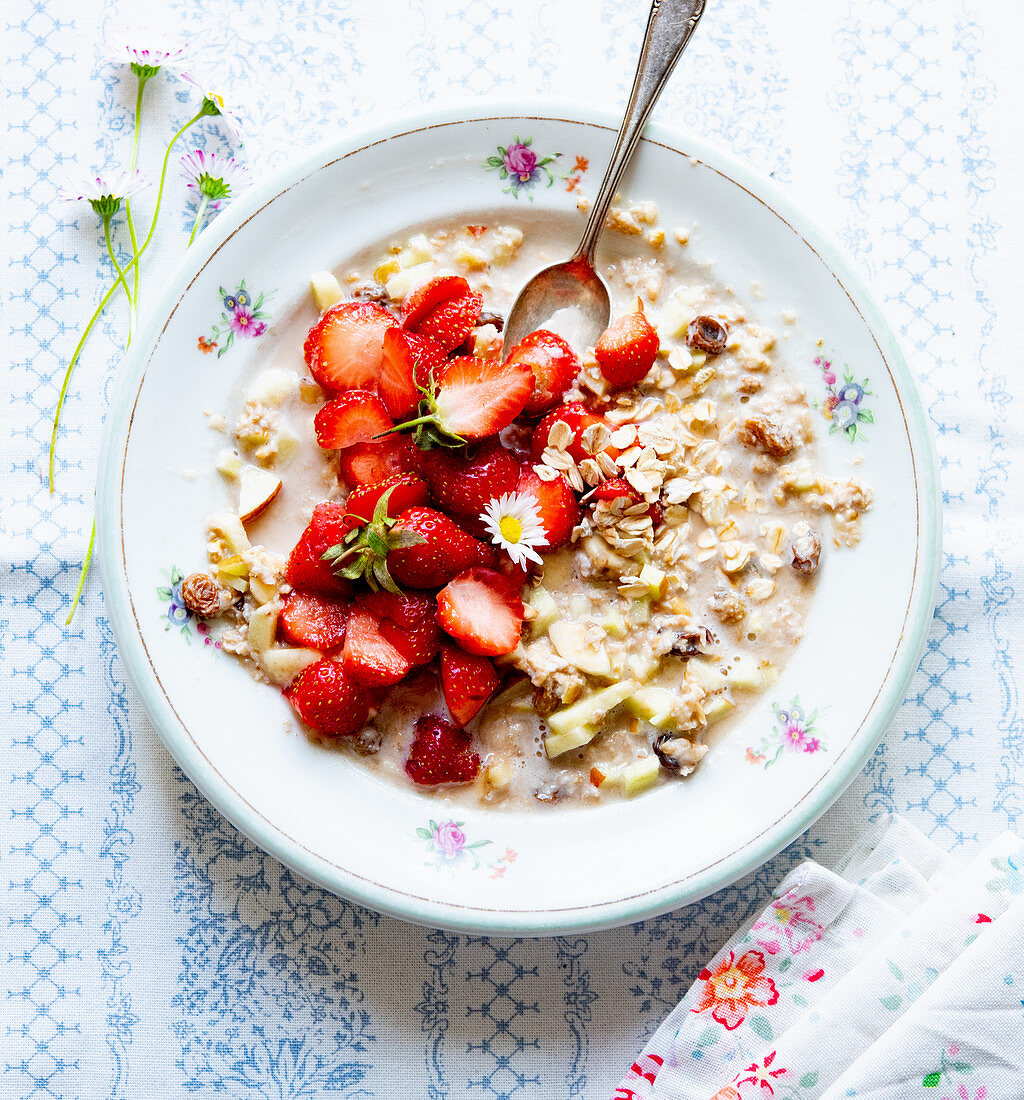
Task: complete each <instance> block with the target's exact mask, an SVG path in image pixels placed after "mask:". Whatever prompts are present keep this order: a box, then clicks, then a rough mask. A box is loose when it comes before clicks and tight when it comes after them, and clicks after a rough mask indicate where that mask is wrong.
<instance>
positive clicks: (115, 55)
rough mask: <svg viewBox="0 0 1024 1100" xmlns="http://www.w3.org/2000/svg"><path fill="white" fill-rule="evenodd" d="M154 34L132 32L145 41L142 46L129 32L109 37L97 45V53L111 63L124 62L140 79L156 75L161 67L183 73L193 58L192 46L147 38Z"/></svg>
mask: <svg viewBox="0 0 1024 1100" xmlns="http://www.w3.org/2000/svg"><path fill="white" fill-rule="evenodd" d="M154 37H155V36H154V35H153V33H152V32H151V31H146V30H139V31H137V32H131V38H132V39H134V40H138V41H143V42H146V43H147V44H146V45H145V46H137V45H135V44H134V42H133V41H129V37H128V35H126V36H125V37H123V38H118V39H116V40H111V39H108V40H107V41H105V42H104V43H103V45H102V47H101V48H100V56H101V57H102V59H103V60H104V61H109V62H110V63H111V64H113V65H127V66H128V67H129V68H130V69H131V70H132V72H133V73H134V74H135V75H136V76H137V77H139V79H140V80H148V79H149V78H150V77H153V76H156V74H157V73H158V72H160V70H161V69H166V70H167V71H168V72H170V73H173V74H174V75H175V76H185V74H186V73H188V72H189V71H190V69H191V66H192V64H193V63H194V60H195V58H194V54H193V51H192V47H191V46H188V45H186V44H185V43H184V42H177V41H174V40H172V39H166V40H160V41H157V42H153V41H147V40H151V39H152V38H154Z"/></svg>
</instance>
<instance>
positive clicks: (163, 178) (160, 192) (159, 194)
mask: <svg viewBox="0 0 1024 1100" xmlns="http://www.w3.org/2000/svg"><path fill="white" fill-rule="evenodd" d="M208 113H209V112H207V111H205V110H203V109H202V108H200V110H199V112H198V113H197V114H195V115H193V116H192V117H191V118H190V119H189V120H188V122H186V123H185V125H184V126H182V127H181V129H180V130H178V132H177V133H176V134H175V135H174V137H172V138H171V141H170V144H169V145H168V146H167V152H166V153H164V163H163V166H162V167H161V169H160V185H159V186H158V187H157V191H156V207H155V209H154V210H153V220H152V221H151V222H150V224H149V232H148V233H147V234H146V239H145V240H144V241H143V242H142V247H141V248H140V249H139V251H138V254H137V257H136V258H138V257H139V256H141V255H142V253H143V252H145V251H146V249H147V248H149V242H150V241H151V240H152V239H153V234H154V233H155V232H156V222H157V218H159V217H160V203H161V202H162V201H163V197H164V184H165V183H166V182H167V162H168V161H169V160H170V159H171V150H172V149H173V148H174V146H175V145H176V144H177V142H178V138H180V137H181V135H182V134H183V133H185V131H186V130H187V129H188V128H189V127H190V126H194V125H195V124H196V123H197V122H198V121H199V120H200V119H201V118H203V117H204V116H205V115H206V114H208Z"/></svg>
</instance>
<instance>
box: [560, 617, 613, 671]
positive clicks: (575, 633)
mask: <svg viewBox="0 0 1024 1100" xmlns="http://www.w3.org/2000/svg"><path fill="white" fill-rule="evenodd" d="M548 637H549V638H550V639H551V644H552V645H553V646H554V647H555V649H556V650H557V651H558V655H559V656H560V657H562V658H563V659H564V660H566V661H568V662H569V663H570V664H572V665H575V666H576V667H577V668H578V669H579V670H580V671H581V672H586V673H588V674H589V675H591V676H605V677H607V676H611V674H612V662H611V658H610V657H609V656H608V650H607V649H605V647H604V646H603V645H601V644H600V642H597V643H595V642H591V641H589V640H588V639H587V636H586V633H585V631H584V628H583V627H582V626H581V625H580V624H579V623H570V622H565V621H564V620H561V621H559V622H557V623H552V624H551V625H550V626H549V627H548Z"/></svg>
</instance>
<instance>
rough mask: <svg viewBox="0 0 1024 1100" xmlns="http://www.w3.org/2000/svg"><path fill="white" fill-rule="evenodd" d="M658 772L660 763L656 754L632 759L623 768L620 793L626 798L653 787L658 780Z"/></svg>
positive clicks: (659, 771) (633, 796)
mask: <svg viewBox="0 0 1024 1100" xmlns="http://www.w3.org/2000/svg"><path fill="white" fill-rule="evenodd" d="M660 773H661V764H660V762H659V761H658V758H657V757H656V756H645V757H644V758H643V759H642V760H634V761H633V763H632V764H627V765H626V767H625V768H624V769H623V772H622V793H623V794H624V795H625V796H626V797H627V798H635V797H636V796H637V795H638V794H641V793H642V792H643V791H646V790H647V789H648V788H649V787H653V786H654V784H655V783H657V782H658V775H659V774H660Z"/></svg>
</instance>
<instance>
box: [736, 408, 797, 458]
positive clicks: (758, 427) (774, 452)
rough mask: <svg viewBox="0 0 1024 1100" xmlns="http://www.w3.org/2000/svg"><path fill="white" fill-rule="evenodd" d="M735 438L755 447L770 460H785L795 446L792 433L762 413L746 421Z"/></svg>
mask: <svg viewBox="0 0 1024 1100" xmlns="http://www.w3.org/2000/svg"><path fill="white" fill-rule="evenodd" d="M736 436H737V438H738V439H739V441H740V442H741V443H745V444H746V445H747V446H748V447H756V448H757V449H758V450H759V451H764V453H765V454H767V455H771V457H772V458H785V457H786V455H788V454H789V453H790V452H791V451H792V450H793V447H794V446H795V445H796V444H795V442H794V440H793V433H792V432H789V431H787V430H786V429H785V428H783V427H782V426H781V425H780V424H777V423H776V422H775V421H774V420H772V418H771V417H770V416H765V415H764V414H763V413H762V414H760V415H759V416H752V417H750V418H749V419H748V420H746V421H745V422H744V424H743V427H742V428H740V430H739V431H738V432H737V433H736Z"/></svg>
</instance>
